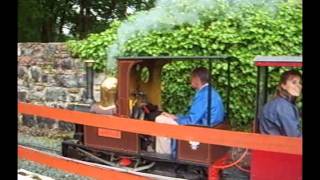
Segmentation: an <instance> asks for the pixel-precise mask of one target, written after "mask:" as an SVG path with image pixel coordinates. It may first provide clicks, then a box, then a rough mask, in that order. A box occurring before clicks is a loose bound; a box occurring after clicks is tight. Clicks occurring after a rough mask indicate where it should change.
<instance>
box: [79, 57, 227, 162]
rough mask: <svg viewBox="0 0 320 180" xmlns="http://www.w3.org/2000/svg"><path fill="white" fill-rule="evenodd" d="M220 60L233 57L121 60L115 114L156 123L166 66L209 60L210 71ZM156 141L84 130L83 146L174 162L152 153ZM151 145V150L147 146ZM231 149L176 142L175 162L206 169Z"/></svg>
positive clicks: (93, 129) (219, 126) (222, 124)
mask: <svg viewBox="0 0 320 180" xmlns="http://www.w3.org/2000/svg"><path fill="white" fill-rule="evenodd" d="M221 59H225V60H230V59H231V58H230V59H229V57H224V56H222V57H220V56H217V57H215V56H213V57H119V58H118V74H117V76H118V84H117V93H116V102H115V104H116V107H117V113H116V115H117V116H120V117H126V118H132V119H135V120H149V121H153V120H154V118H155V117H156V116H157V115H158V114H159V112H161V111H160V110H161V109H162V107H161V70H162V68H163V67H164V65H166V64H167V63H170V62H173V61H177V60H208V62H210V63H209V71H210V72H211V62H212V60H221ZM227 62H228V61H227ZM228 69H229V68H228ZM229 74H230V73H228V75H229ZM228 79H229V78H228ZM228 90H229V89H228ZM228 94H229V91H228ZM227 101H228V100H227ZM228 106H229V103H228V104H227V109H228ZM193 126H194V125H193ZM205 127H206V126H205ZM206 128H217V129H229V126H228V124H227V121H224V122H223V123H221V124H218V125H216V126H215V127H206ZM154 138H155V137H151V136H146V135H140V134H136V133H130V132H123V131H116V130H112V129H102V128H95V127H88V126H86V127H84V144H85V145H86V146H90V147H94V148H99V149H104V150H109V151H110V150H111V151H117V152H122V153H129V154H140V155H145V156H152V157H155V156H156V157H159V158H162V159H172V157H171V156H169V155H165V154H156V153H154V152H153V151H152V149H155V143H154V141H153V140H154ZM146 144H147V145H146ZM148 144H149V146H150V147H147V146H148ZM148 149H149V150H148ZM150 149H151V151H150ZM228 149H229V148H228V147H224V146H218V145H209V144H203V143H199V144H198V145H197V148H192V145H191V143H190V142H188V141H182V140H177V154H176V160H177V161H182V162H186V163H191V164H200V165H205V166H207V165H209V164H211V163H212V162H214V161H215V160H216V159H218V158H219V157H221V156H222V155H224V154H225V153H226V152H227V151H228ZM174 159H175V158H174Z"/></svg>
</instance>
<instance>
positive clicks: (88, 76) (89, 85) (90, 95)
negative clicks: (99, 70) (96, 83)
mask: <svg viewBox="0 0 320 180" xmlns="http://www.w3.org/2000/svg"><path fill="white" fill-rule="evenodd" d="M84 62H85V66H86V80H87V97H86V98H87V99H86V101H85V102H86V103H88V104H93V103H94V102H95V100H94V97H93V64H94V60H86V61H84Z"/></svg>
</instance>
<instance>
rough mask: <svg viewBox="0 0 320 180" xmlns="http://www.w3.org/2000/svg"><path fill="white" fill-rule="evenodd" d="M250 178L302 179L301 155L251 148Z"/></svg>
mask: <svg viewBox="0 0 320 180" xmlns="http://www.w3.org/2000/svg"><path fill="white" fill-rule="evenodd" d="M250 180H302V155H294V154H284V153H276V152H267V151H259V150H252V154H251V175H250Z"/></svg>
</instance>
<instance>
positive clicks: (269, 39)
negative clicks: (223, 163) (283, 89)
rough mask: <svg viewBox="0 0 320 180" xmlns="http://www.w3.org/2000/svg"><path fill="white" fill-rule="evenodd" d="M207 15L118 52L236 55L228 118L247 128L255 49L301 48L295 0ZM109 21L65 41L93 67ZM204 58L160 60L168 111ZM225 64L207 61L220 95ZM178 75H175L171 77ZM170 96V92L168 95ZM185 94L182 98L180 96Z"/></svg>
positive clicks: (274, 74) (177, 108) (101, 59)
mask: <svg viewBox="0 0 320 180" xmlns="http://www.w3.org/2000/svg"><path fill="white" fill-rule="evenodd" d="M206 17H211V18H207V20H204V21H202V22H201V23H200V24H198V25H195V26H190V25H187V24H185V25H181V26H177V27H175V28H174V29H171V30H162V31H151V32H150V33H148V34H147V35H143V34H137V35H136V37H134V38H132V39H129V40H128V41H127V43H126V45H125V47H124V50H123V55H124V56H145V55H146V56H161V55H169V56H207V55H216V54H226V55H231V56H235V57H237V58H238V59H239V60H238V61H235V62H233V63H232V66H231V96H230V112H229V119H230V121H231V124H232V125H233V127H234V128H237V129H248V127H249V126H250V124H251V122H252V120H253V119H254V112H255V95H256V67H255V66H254V63H253V59H254V57H255V56H257V55H265V56H267V55H268V56H271V55H273V56H275V55H300V54H301V53H302V12H301V3H281V4H280V5H279V6H278V9H277V10H275V11H270V10H267V9H266V8H265V7H257V6H250V7H246V8H243V9H241V11H238V12H235V13H225V14H222V13H221V11H214V12H208V15H207V16H206ZM118 26H119V22H115V23H114V25H113V27H112V28H111V29H108V30H106V31H105V32H103V33H101V34H93V35H91V36H90V37H89V38H88V39H86V40H83V41H80V42H77V41H70V42H69V43H68V44H69V47H70V48H71V50H72V52H74V54H77V55H78V56H80V57H82V58H93V59H95V60H96V62H97V65H96V66H95V68H96V70H100V71H101V70H103V68H104V67H105V66H104V64H105V61H106V48H107V47H108V45H110V44H111V43H112V41H113V40H114V39H115V37H116V36H115V33H116V28H117V27H118ZM197 66H207V63H206V62H202V61H201V62H199V61H197V62H196V61H194V62H185V61H183V62H182V61H180V62H175V63H171V64H168V65H166V66H165V68H164V70H163V76H162V83H163V86H162V88H163V89H162V92H163V94H162V100H163V107H165V110H167V111H169V112H171V113H183V112H186V110H187V107H188V103H189V102H190V98H191V97H192V95H193V94H194V92H193V91H192V90H191V88H190V86H189V84H188V82H189V74H190V72H191V70H192V69H193V68H194V67H197ZM226 70H227V65H226V64H225V63H213V72H212V75H213V84H214V85H215V87H216V89H217V90H218V91H219V92H220V93H221V95H222V98H223V99H224V100H226V88H227V73H226ZM282 71H283V69H279V68H271V77H270V86H269V88H270V90H273V89H274V86H275V84H276V83H277V81H278V77H279V73H280V72H282ZM177 77H179V78H177ZM173 97H174V98H173ZM186 97H187V98H186Z"/></svg>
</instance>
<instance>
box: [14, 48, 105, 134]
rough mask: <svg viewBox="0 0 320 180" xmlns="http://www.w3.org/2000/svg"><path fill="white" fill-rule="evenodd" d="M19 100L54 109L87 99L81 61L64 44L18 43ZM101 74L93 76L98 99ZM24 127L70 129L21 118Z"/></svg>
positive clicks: (38, 120)
mask: <svg viewBox="0 0 320 180" xmlns="http://www.w3.org/2000/svg"><path fill="white" fill-rule="evenodd" d="M17 68H18V79H17V81H18V100H19V101H22V102H27V103H32V104H38V105H46V106H49V107H56V108H65V109H67V108H69V107H70V105H71V104H73V103H82V102H84V101H85V99H86V72H85V65H84V63H83V61H81V60H80V59H77V58H73V57H72V56H71V53H70V52H69V51H68V49H67V47H66V45H65V44H64V43H18V67H17ZM104 79H105V75H104V74H103V73H100V74H95V78H94V83H95V86H94V97H95V99H96V100H97V101H99V99H100V94H99V93H100V92H99V86H100V84H101V83H102V81H103V80H104ZM22 121H23V123H24V124H26V125H29V126H35V125H36V126H40V127H49V128H56V127H60V128H66V129H73V126H71V125H70V124H69V125H68V124H66V123H56V122H55V121H48V120H47V119H44V118H39V117H31V116H22Z"/></svg>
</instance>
